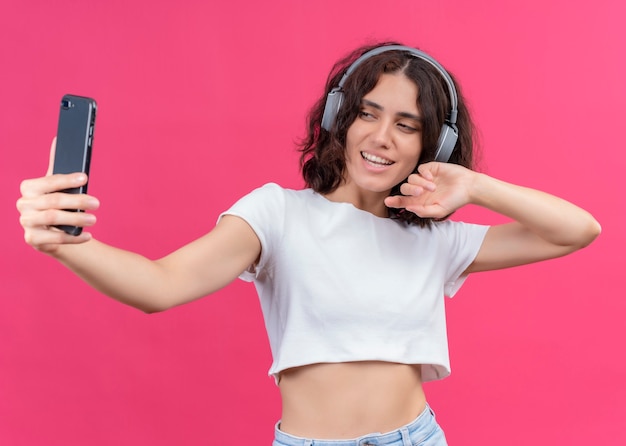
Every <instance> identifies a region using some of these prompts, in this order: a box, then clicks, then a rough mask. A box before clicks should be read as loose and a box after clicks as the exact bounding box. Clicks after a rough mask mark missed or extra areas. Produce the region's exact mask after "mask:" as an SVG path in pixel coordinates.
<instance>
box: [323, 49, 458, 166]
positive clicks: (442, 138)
mask: <svg viewBox="0 0 626 446" xmlns="http://www.w3.org/2000/svg"><path fill="white" fill-rule="evenodd" d="M387 51H404V52H407V53H409V54H411V56H413V57H415V58H418V59H421V60H423V61H425V62H427V63H429V64H430V65H432V66H433V67H434V68H435V69H436V70H437V71H438V72H439V74H440V75H441V77H442V78H443V79H444V81H445V82H446V85H447V86H448V92H449V96H450V112H449V113H448V116H447V117H446V122H445V123H444V125H443V127H442V129H441V132H440V134H439V141H438V142H437V149H436V151H435V160H436V161H440V162H447V161H448V159H449V158H450V155H451V154H452V151H453V150H454V146H455V145H456V141H457V139H458V129H457V127H456V119H457V114H458V102H459V101H458V95H457V92H456V88H455V87H454V82H453V81H452V78H451V77H450V75H449V74H448V72H447V71H446V70H445V69H444V68H443V67H442V66H441V64H440V63H439V62H437V61H436V60H435V59H433V58H432V57H431V56H429V55H428V54H426V53H424V52H423V51H420V50H418V49H416V48H411V47H408V46H404V45H385V46H379V47H377V48H374V49H372V50H370V51H368V52H366V53H364V54H363V55H361V56H360V57H359V58H358V59H356V60H355V61H354V62H352V64H351V65H350V66H349V67H348V69H347V70H346V72H345V73H344V75H343V76H342V77H341V80H340V81H339V85H337V87H335V88H333V89H332V90H331V91H330V93H328V96H327V97H326V105H325V107H324V115H323V116H322V128H324V129H326V130H328V131H330V130H331V129H332V127H333V125H334V124H335V119H336V118H337V114H338V113H339V109H340V108H341V104H342V103H343V85H344V84H345V82H346V80H347V79H348V77H350V75H351V74H352V73H353V72H354V70H356V69H357V68H358V66H359V65H361V64H362V63H363V62H364V61H366V60H367V59H369V58H371V57H374V56H377V55H378V54H381V53H384V52H387Z"/></svg>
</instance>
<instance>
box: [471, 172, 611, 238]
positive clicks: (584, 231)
mask: <svg viewBox="0 0 626 446" xmlns="http://www.w3.org/2000/svg"><path fill="white" fill-rule="evenodd" d="M470 201H471V203H473V204H476V205H479V206H482V207H485V208H487V209H490V210H492V211H494V212H497V213H499V214H502V215H505V216H507V217H509V218H511V219H513V220H515V221H517V222H519V223H520V224H522V225H523V226H524V227H526V228H527V229H528V230H530V231H532V232H533V233H535V234H537V235H538V236H540V237H541V238H543V239H544V240H546V241H548V242H550V243H552V244H554V245H559V246H570V247H572V248H573V249H579V248H582V247H584V246H587V245H588V244H589V243H591V242H592V241H593V240H594V239H595V238H596V237H597V236H598V234H599V233H600V231H601V227H600V224H599V223H598V222H597V221H596V220H595V218H593V216H592V215H591V214H589V213H588V212H587V211H585V210H584V209H581V208H579V207H578V206H576V205H574V204H572V203H570V202H568V201H566V200H563V199H561V198H558V197H555V196H553V195H550V194H547V193H545V192H541V191H538V190H534V189H530V188H527V187H522V186H517V185H514V184H510V183H506V182H504V181H500V180H497V179H495V178H492V177H489V176H487V175H484V174H476V176H475V179H474V181H473V183H472V188H471V191H470Z"/></svg>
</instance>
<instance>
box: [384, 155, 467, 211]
mask: <svg viewBox="0 0 626 446" xmlns="http://www.w3.org/2000/svg"><path fill="white" fill-rule="evenodd" d="M475 175H476V173H475V172H473V171H471V170H469V169H466V168H465V167H462V166H459V165H457V164H448V163H437V162H432V163H426V164H422V165H420V166H419V167H418V173H415V174H411V175H410V176H409V178H408V180H407V182H406V183H404V184H402V186H400V192H402V194H403V195H396V196H392V197H387V198H386V199H385V204H386V205H387V206H389V207H391V208H404V209H406V210H408V211H411V212H413V213H414V214H416V215H418V216H420V217H422V218H435V219H437V218H444V217H446V216H448V215H450V214H452V213H453V212H454V211H456V210H457V209H459V208H461V207H463V206H465V205H466V204H468V203H470V193H471V186H472V182H473V178H474V176H475Z"/></svg>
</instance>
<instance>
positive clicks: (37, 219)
mask: <svg viewBox="0 0 626 446" xmlns="http://www.w3.org/2000/svg"><path fill="white" fill-rule="evenodd" d="M55 150H56V138H55V139H54V140H53V141H52V146H51V148H50V164H49V167H48V172H47V173H46V176H45V177H41V178H34V179H28V180H24V181H23V182H22V184H21V185H20V191H21V194H22V196H21V197H20V198H19V199H18V200H17V209H18V210H19V212H20V224H21V225H22V227H23V228H24V240H25V241H26V243H28V244H29V245H31V246H32V247H33V248H35V249H37V250H39V251H42V252H45V253H47V254H51V255H54V253H55V252H56V251H57V250H58V249H59V247H60V246H62V245H64V244H79V243H84V242H86V241H88V240H90V239H91V234H89V233H88V232H82V233H81V234H80V235H69V234H67V233H65V232H64V231H62V230H59V229H57V228H55V227H54V226H65V225H67V226H78V227H89V226H93V225H94V224H95V223H96V217H95V215H93V214H91V213H88V211H94V210H96V209H98V207H99V206H100V203H99V202H98V200H97V199H96V198H95V197H92V196H90V195H86V194H70V193H65V192H60V191H63V190H66V189H72V188H76V187H80V186H83V185H85V184H86V183H87V175H86V174H84V173H70V174H54V175H53V174H52V171H53V166H54V155H55ZM66 209H76V210H81V211H87V212H72V211H67V210H66Z"/></svg>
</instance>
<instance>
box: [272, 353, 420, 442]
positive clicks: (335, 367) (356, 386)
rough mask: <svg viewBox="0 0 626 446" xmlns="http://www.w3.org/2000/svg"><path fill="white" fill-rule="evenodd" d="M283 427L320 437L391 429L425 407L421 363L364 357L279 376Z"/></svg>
mask: <svg viewBox="0 0 626 446" xmlns="http://www.w3.org/2000/svg"><path fill="white" fill-rule="evenodd" d="M279 387H280V393H281V396H282V403H283V410H282V417H281V423H280V430H281V431H283V432H286V433H288V434H291V435H295V436H298V437H306V438H318V439H346V438H355V437H359V436H361V435H365V434H369V433H373V432H389V431H392V430H394V429H397V428H399V427H401V426H403V425H405V424H407V423H409V422H411V421H413V420H414V419H415V418H416V417H417V416H418V415H419V414H420V413H421V412H422V411H423V410H424V408H425V407H426V397H425V395H424V391H423V388H422V379H421V375H420V367H419V366H418V365H408V364H397V363H391V362H378V361H365V362H348V363H339V364H329V363H324V364H312V365H307V366H303V367H297V368H292V369H288V370H285V371H283V372H282V373H281V375H280V381H279Z"/></svg>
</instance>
